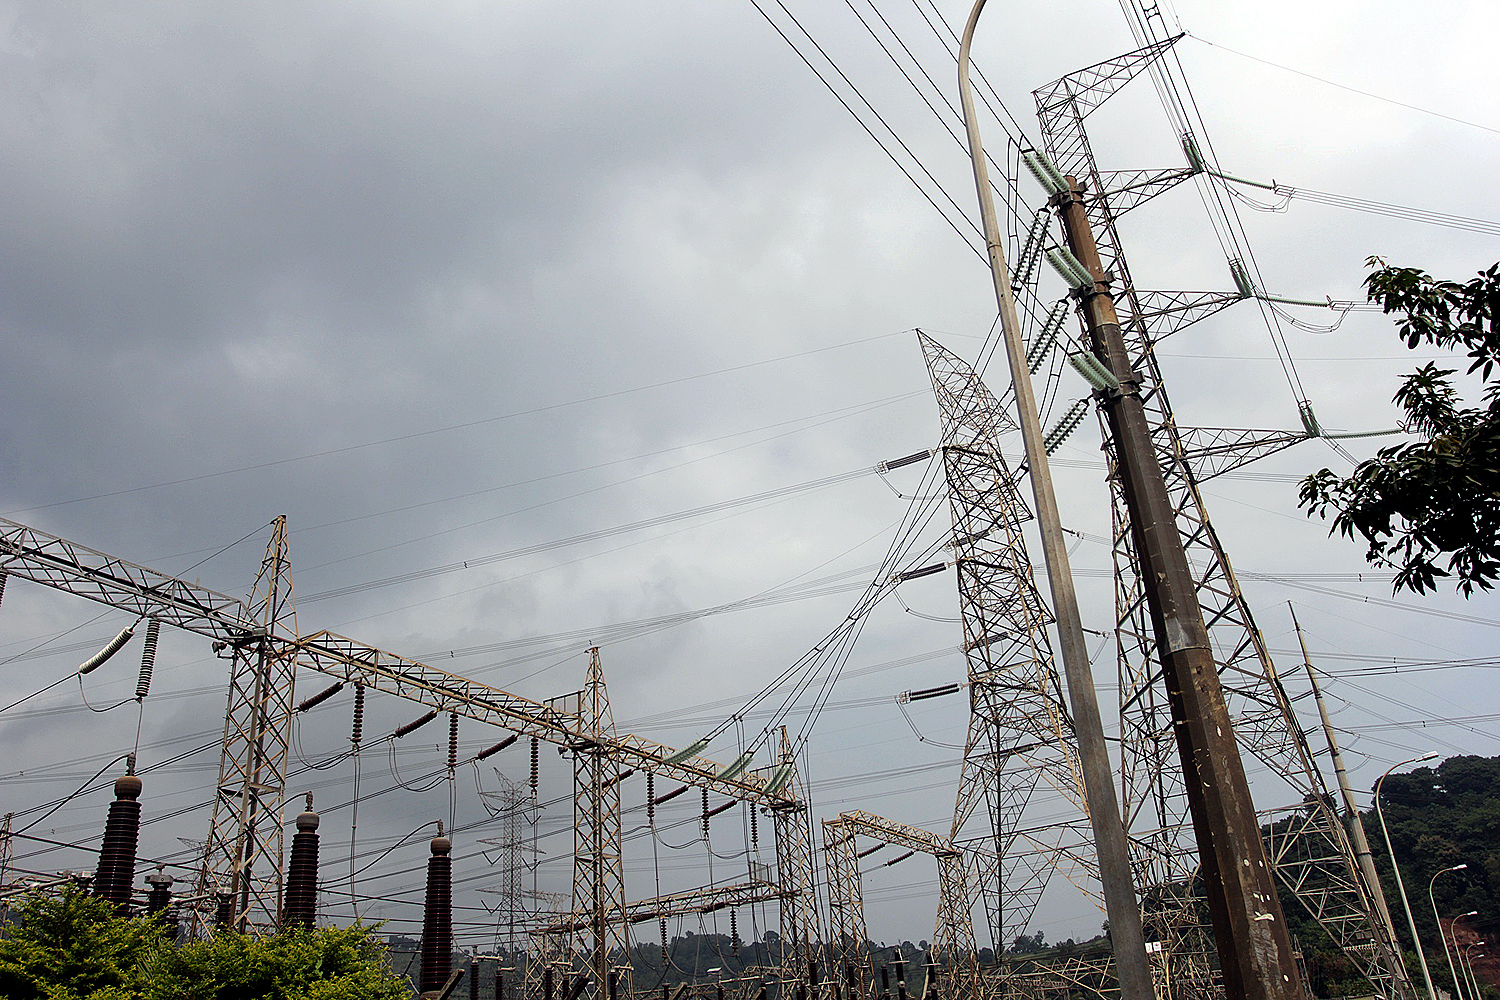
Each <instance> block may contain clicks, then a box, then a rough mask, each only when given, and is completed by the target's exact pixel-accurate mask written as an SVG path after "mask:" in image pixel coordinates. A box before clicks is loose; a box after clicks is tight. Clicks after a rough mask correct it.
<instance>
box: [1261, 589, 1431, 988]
mask: <svg viewBox="0 0 1500 1000" xmlns="http://www.w3.org/2000/svg"><path fill="white" fill-rule="evenodd" d="M1287 608H1288V609H1290V610H1291V612H1292V627H1293V628H1295V629H1296V630H1297V644H1298V645H1299V646H1301V647H1302V665H1303V666H1304V667H1306V668H1307V680H1308V682H1309V683H1310V684H1312V693H1313V700H1314V701H1316V702H1317V703H1318V718H1320V719H1321V720H1322V721H1323V735H1324V736H1326V737H1327V738H1328V753H1329V755H1330V756H1331V757H1332V758H1333V773H1334V774H1335V775H1337V776H1338V779H1339V792H1340V794H1341V795H1342V796H1343V799H1344V812H1345V816H1346V820H1345V822H1347V823H1348V825H1349V838H1350V839H1351V840H1352V841H1354V858H1355V860H1356V861H1358V862H1359V872H1360V874H1361V875H1363V876H1364V880H1365V886H1366V888H1367V890H1368V891H1369V893H1370V898H1371V899H1373V900H1374V901H1375V912H1376V915H1377V916H1379V917H1380V922H1381V926H1382V927H1383V928H1384V929H1385V934H1386V938H1385V941H1384V942H1382V944H1381V947H1383V948H1384V949H1385V950H1386V951H1387V952H1388V953H1389V954H1390V960H1389V964H1390V968H1391V972H1392V973H1400V976H1399V978H1400V980H1401V982H1400V984H1399V985H1400V993H1401V995H1402V996H1406V995H1408V994H1410V993H1411V992H1412V982H1411V976H1410V975H1408V974H1407V971H1406V964H1405V963H1404V962H1403V961H1402V960H1401V947H1400V945H1399V944H1398V943H1397V942H1398V941H1399V940H1400V939H1399V938H1397V937H1396V925H1395V923H1394V922H1392V920H1391V911H1390V908H1389V907H1387V906H1386V903H1385V891H1384V890H1383V889H1381V887H1380V876H1379V875H1378V874H1377V873H1376V871H1375V858H1374V856H1373V855H1372V854H1371V853H1370V841H1369V839H1368V838H1367V837H1366V836H1365V824H1364V821H1363V820H1361V819H1360V818H1359V805H1358V804H1357V803H1356V802H1355V801H1354V789H1353V788H1352V787H1351V786H1350V784H1349V772H1348V771H1347V770H1345V768H1344V755H1343V753H1342V752H1341V751H1340V750H1339V741H1338V739H1337V738H1336V737H1335V736H1334V734H1333V721H1332V720H1331V719H1329V717H1328V707H1327V706H1326V705H1324V704H1323V689H1322V688H1320V687H1318V676H1317V671H1316V670H1314V669H1313V665H1312V659H1311V658H1310V657H1309V656H1308V655H1307V640H1306V639H1304V638H1303V637H1302V625H1301V623H1299V622H1298V621H1297V610H1296V609H1295V608H1293V607H1292V605H1291V602H1290V601H1288V602H1287Z"/></svg>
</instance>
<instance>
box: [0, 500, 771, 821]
mask: <svg viewBox="0 0 1500 1000" xmlns="http://www.w3.org/2000/svg"><path fill="white" fill-rule="evenodd" d="M0 569H3V570H4V571H5V572H7V573H9V574H10V575H12V576H15V577H17V578H19V579H23V580H29V581H31V582H33V583H38V584H41V585H42V586H45V587H50V588H52V589H54V590H61V591H64V592H66V593H69V594H74V595H76V596H79V597H84V598H87V599H89V600H92V601H95V602H97V603H100V604H105V605H108V606H109V607H112V608H118V609H120V610H123V611H128V612H130V613H132V614H136V615H141V616H145V617H152V618H156V619H158V620H160V621H162V622H163V623H165V624H168V625H174V626H176V627H177V628H180V629H183V630H185V631H188V632H194V633H196V634H198V635H202V636H206V637H208V638H210V639H213V640H215V641H218V642H226V643H230V644H232V645H233V644H237V643H241V642H243V641H244V640H245V639H246V637H247V636H250V635H253V634H254V633H255V632H256V630H257V629H258V628H259V626H258V625H257V624H256V622H255V620H254V617H253V616H252V615H251V613H250V609H249V608H248V607H247V606H246V605H245V603H244V602H243V601H240V600H238V599H236V598H233V597H229V596H226V595H224V594H221V593H218V592H217V591H214V590H210V589H209V588H207V587H203V586H199V585H198V584H195V583H189V582H188V581H186V580H181V579H178V578H176V577H174V576H171V575H170V574H167V573H163V572H160V571H158V570H154V569H150V568H148V567H145V566H140V565H137V564H135V563H132V562H127V561H126V560H124V559H120V558H119V557H117V556H112V555H110V554H108V553H105V552H101V551H99V550H97V549H93V548H90V547H88V546H86V545H81V544H79V543H78V542H74V541H70V540H68V539H66V538H62V537H59V536H57V535H53V534H49V533H47V532H44V531H41V530H39V529H37V528H32V527H29V526H27V525H24V524H20V523H18V522H16V521H10V520H6V519H3V518H0ZM269 639H270V640H271V641H272V642H273V643H275V644H277V645H281V646H287V647H290V651H291V652H293V653H295V655H296V657H297V660H298V662H299V663H301V664H302V665H303V666H306V667H309V668H311V669H313V670H316V671H318V672H320V673H325V674H329V675H331V676H333V677H337V678H340V679H342V680H346V681H352V682H355V683H359V684H363V685H364V686H365V687H367V688H369V689H371V690H374V691H381V692H383V693H386V694H392V695H395V696H396V697H398V698H405V699H407V700H409V701H414V702H417V703H419V704H421V705H425V706H426V707H428V708H433V709H437V710H438V711H441V712H456V713H458V714H459V715H462V716H465V717H467V718H471V719H475V720H477V721H480V722H487V723H490V724H491V725H495V726H500V727H502V728H505V729H509V730H511V731H512V732H519V733H522V734H523V735H527V736H535V737H537V738H538V739H541V740H543V741H544V742H547V743H553V744H557V745H560V746H569V745H572V744H574V743H576V742H577V741H578V740H579V739H584V738H587V737H586V736H585V735H584V734H582V733H580V731H579V729H578V719H577V716H576V714H569V713H567V712H563V711H560V710H558V709H556V708H554V707H552V706H549V705H547V704H544V703H542V702H537V701H532V700H530V699H528V698H523V697H521V696H519V695H515V694H511V693H510V692H508V691H503V690H501V689H499V688H496V687H491V686H490V685H488V684H482V683H480V682H478V681H474V680H470V679H469V678H466V677H463V676H461V675H459V674H452V673H449V672H448V671H446V670H440V669H438V668H436V667H432V666H429V665H427V664H424V663H421V662H419V661H417V660H412V659H409V658H407V657H404V656H398V655H397V654H395V653H390V652H386V651H385V650H382V649H377V648H376V647H374V646H370V645H368V644H366V643H362V642H359V641H358V640H356V639H350V638H348V637H347V636H341V635H337V634H335V633H333V632H329V631H322V632H315V633H313V634H311V635H308V636H305V637H298V636H287V635H272V636H270V637H269ZM610 749H611V750H612V751H613V752H615V753H617V754H618V755H619V759H620V761H621V764H622V766H625V767H649V768H651V769H652V770H654V771H656V773H658V774H660V775H663V776H665V777H668V778H674V779H676V780H678V781H681V782H683V783H684V784H690V785H693V786H695V787H704V788H708V789H709V790H710V791H714V792H718V793H720V794H723V795H726V796H731V797H733V798H737V799H740V800H741V801H746V802H751V803H755V804H758V805H763V806H766V807H769V808H785V807H787V806H790V805H794V804H795V802H794V800H793V799H792V798H791V797H789V796H788V795H786V794H784V793H782V792H777V791H770V790H768V789H769V787H770V786H772V785H773V784H774V780H773V779H774V777H775V773H774V770H767V769H760V770H751V771H746V772H744V773H741V774H740V775H738V776H736V777H733V778H728V779H725V778H720V777H719V776H718V774H719V772H720V771H722V770H723V767H722V766H721V765H719V764H717V763H716V762H714V761H712V760H710V759H708V758H706V757H700V756H693V757H689V758H687V759H685V760H681V761H675V762H671V763H669V761H671V760H672V758H673V757H675V756H677V751H675V750H674V749H672V748H671V747H667V746H663V745H661V744H659V743H654V742H652V741H650V740H646V739H642V738H640V737H638V736H629V735H625V736H617V737H615V738H614V739H612V740H611V741H610Z"/></svg>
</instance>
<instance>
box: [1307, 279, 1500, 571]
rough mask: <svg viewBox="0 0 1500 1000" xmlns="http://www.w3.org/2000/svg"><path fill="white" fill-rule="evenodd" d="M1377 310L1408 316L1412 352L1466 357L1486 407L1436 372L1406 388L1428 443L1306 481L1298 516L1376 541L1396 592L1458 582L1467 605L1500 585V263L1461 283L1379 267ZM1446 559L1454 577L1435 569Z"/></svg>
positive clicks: (1411, 423) (1372, 289)
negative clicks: (1467, 399)
mask: <svg viewBox="0 0 1500 1000" xmlns="http://www.w3.org/2000/svg"><path fill="white" fill-rule="evenodd" d="M1369 264H1370V265H1371V266H1372V267H1373V268H1374V270H1373V271H1372V272H1371V273H1370V276H1369V277H1368V278H1367V279H1366V280H1365V288H1366V290H1367V293H1368V297H1369V299H1370V301H1372V302H1378V303H1379V304H1380V305H1381V307H1382V308H1383V309H1384V310H1385V311H1386V312H1387V313H1395V314H1399V315H1400V317H1401V319H1400V320H1399V324H1398V327H1399V330H1400V334H1401V337H1402V339H1404V340H1405V341H1406V344H1407V346H1408V347H1411V348H1415V347H1417V346H1419V345H1421V344H1430V345H1433V346H1435V347H1442V348H1447V349H1453V350H1463V351H1465V352H1466V353H1467V354H1468V357H1469V358H1470V359H1471V362H1472V363H1471V364H1470V365H1469V368H1468V371H1467V372H1466V374H1467V375H1470V376H1473V375H1475V374H1476V373H1477V374H1478V377H1479V381H1480V382H1481V383H1482V385H1483V391H1482V400H1483V405H1482V406H1478V407H1466V406H1464V405H1462V401H1461V395H1460V393H1459V391H1458V389H1457V388H1456V387H1455V386H1454V384H1453V382H1452V381H1451V376H1452V375H1454V374H1455V372H1456V369H1448V368H1439V367H1438V366H1437V365H1435V364H1432V363H1428V364H1425V365H1423V366H1422V367H1420V368H1418V369H1417V370H1416V371H1415V372H1413V373H1412V374H1410V375H1408V376H1406V378H1405V379H1404V380H1403V381H1402V384H1401V388H1400V389H1399V390H1397V392H1396V395H1395V397H1394V402H1395V403H1396V405H1397V406H1399V407H1400V408H1401V409H1402V410H1403V411H1404V413H1405V415H1406V428H1407V430H1408V431H1410V432H1412V433H1415V434H1420V435H1422V436H1423V438H1424V440H1422V441H1418V442H1416V443H1413V444H1406V445H1397V446H1394V447H1390V448H1382V449H1381V450H1380V451H1379V452H1378V453H1377V454H1376V456H1375V457H1374V458H1372V459H1370V460H1369V461H1366V462H1362V463H1360V465H1359V467H1358V468H1356V469H1355V470H1354V472H1353V473H1352V474H1351V475H1349V476H1348V477H1347V478H1341V477H1339V476H1337V475H1335V474H1334V473H1333V472H1332V471H1330V470H1328V469H1322V470H1320V471H1319V472H1316V473H1314V474H1312V475H1310V476H1308V477H1307V478H1306V479H1304V480H1302V485H1301V490H1300V495H1299V498H1298V506H1300V507H1302V508H1304V509H1305V510H1306V511H1307V513H1308V515H1309V516H1311V515H1313V514H1317V515H1318V516H1319V517H1323V518H1327V517H1328V516H1329V514H1330V513H1332V515H1333V525H1332V529H1331V530H1337V531H1339V532H1341V533H1342V534H1344V535H1346V536H1348V537H1351V538H1352V537H1353V536H1354V534H1355V533H1356V532H1357V533H1358V534H1359V535H1360V536H1361V537H1362V538H1363V539H1364V540H1365V542H1366V543H1367V545H1368V550H1367V551H1366V553H1365V558H1366V559H1368V560H1369V561H1370V562H1371V563H1372V564H1375V565H1380V566H1390V567H1392V568H1394V569H1396V570H1397V573H1396V585H1395V589H1396V590H1398V591H1399V590H1402V589H1407V590H1413V591H1416V592H1417V593H1424V592H1426V591H1429V590H1434V589H1436V586H1437V579H1438V578H1439V577H1449V576H1452V577H1455V578H1456V583H1457V587H1458V589H1459V590H1460V591H1462V592H1463V593H1464V594H1465V595H1468V594H1470V593H1472V592H1473V590H1474V588H1475V587H1480V588H1482V589H1485V590H1488V589H1490V588H1492V587H1493V586H1494V582H1495V580H1496V578H1497V577H1500V379H1497V378H1495V377H1494V376H1495V372H1496V368H1497V366H1500V329H1497V323H1500V264H1495V265H1493V266H1491V267H1490V268H1489V269H1488V270H1486V271H1482V272H1479V274H1478V276H1477V277H1475V278H1472V279H1470V280H1469V281H1468V282H1465V283H1463V284H1460V283H1458V282H1453V281H1438V280H1436V279H1434V278H1433V277H1432V276H1431V275H1429V274H1427V273H1426V272H1425V271H1422V270H1419V269H1418V268H1412V267H1393V266H1390V265H1387V264H1386V263H1385V262H1384V261H1382V260H1380V259H1379V258H1376V257H1372V258H1370V260H1369ZM1443 556H1446V557H1447V558H1446V568H1444V567H1442V566H1439V565H1438V562H1437V560H1438V559H1439V558H1441V557H1443Z"/></svg>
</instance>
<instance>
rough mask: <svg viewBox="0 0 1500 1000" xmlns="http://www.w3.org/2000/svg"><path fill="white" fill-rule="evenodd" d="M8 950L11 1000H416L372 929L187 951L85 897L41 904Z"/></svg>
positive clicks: (229, 937)
mask: <svg viewBox="0 0 1500 1000" xmlns="http://www.w3.org/2000/svg"><path fill="white" fill-rule="evenodd" d="M15 919H16V921H17V922H16V923H14V924H12V926H11V936H10V937H9V939H7V940H3V941H0V996H3V997H6V998H8V1000H410V997H411V989H410V987H409V985H408V984H407V982H406V980H405V979H403V978H401V977H399V976H397V975H395V974H394V973H393V972H391V970H390V968H389V967H388V966H387V964H386V962H385V952H384V948H383V947H382V946H381V945H380V944H379V943H378V942H376V941H375V940H374V939H372V938H371V937H370V932H369V929H368V928H365V927H359V926H355V927H347V928H323V929H319V930H314V931H304V930H296V931H290V932H287V933H283V934H276V935H270V936H266V937H261V938H255V937H249V936H246V935H241V934H231V933H221V934H218V935H216V936H215V937H214V938H213V939H212V940H210V941H196V942H191V943H189V944H186V945H183V946H182V947H181V948H177V947H174V946H172V945H171V944H169V943H168V942H166V941H165V939H164V937H163V935H162V931H161V927H160V924H159V922H158V921H156V920H154V919H146V918H139V917H138V918H134V919H125V918H123V917H119V916H116V915H115V913H114V907H113V906H112V905H111V904H110V903H107V902H105V901H104V900H101V899H97V898H95V897H93V896H90V895H88V894H87V893H85V892H84V891H82V890H81V889H77V888H67V889H64V890H63V891H62V892H60V893H57V894H55V895H43V894H34V895H32V896H29V897H27V898H25V899H24V900H22V902H21V903H20V905H19V906H17V907H16V910H15Z"/></svg>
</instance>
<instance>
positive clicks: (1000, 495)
mask: <svg viewBox="0 0 1500 1000" xmlns="http://www.w3.org/2000/svg"><path fill="white" fill-rule="evenodd" d="M920 338H921V344H922V351H923V354H924V356H925V358H926V362H927V368H928V372H929V374H930V375H931V378H932V384H933V389H934V391H935V392H936V394H937V400H938V408H939V410H940V412H941V415H942V424H943V437H942V456H943V469H944V474H945V476H946V479H947V483H948V491H949V498H950V506H951V509H952V515H953V542H952V548H953V558H954V563H955V565H956V567H957V575H958V591H959V605H960V610H961V612H962V617H963V628H964V645H963V648H964V653H965V657H966V660H967V663H968V690H969V706H970V716H969V720H970V721H969V732H968V738H967V740H966V744H965V749H964V760H963V768H962V772H961V775H960V778H959V788H958V797H957V802H956V804H955V807H954V812H953V830H952V835H951V841H952V844H953V846H954V847H955V848H956V849H958V851H960V852H961V854H962V855H963V856H964V857H965V859H966V860H967V861H968V863H969V865H970V869H971V870H970V876H969V879H970V882H971V884H972V886H973V887H974V888H977V890H978V895H979V896H980V897H981V898H982V899H983V900H984V908H985V914H986V918H987V923H988V930H989V933H990V937H991V940H992V943H993V944H994V946H995V949H996V952H997V954H998V953H999V952H1001V951H1002V950H1003V949H1004V947H1005V945H1006V943H1007V942H1008V940H1009V939H1010V937H1011V936H1012V935H1013V934H1014V933H1017V932H1019V931H1021V930H1022V929H1023V928H1025V926H1026V925H1027V923H1028V922H1029V920H1030V918H1031V915H1032V912H1033V910H1034V909H1035V907H1036V904H1037V901H1038V900H1039V899H1040V897H1041V894H1042V891H1043V889H1045V887H1046V885H1047V882H1048V880H1049V878H1050V876H1051V874H1052V872H1053V870H1054V869H1057V868H1070V867H1072V866H1074V864H1075V859H1076V857H1077V856H1078V854H1079V853H1081V852H1080V851H1079V850H1078V847H1079V844H1080V842H1088V841H1087V836H1088V835H1087V834H1086V833H1083V832H1081V831H1080V830H1079V829H1077V828H1076V826H1074V825H1070V824H1059V823H1056V822H1055V821H1048V820H1043V819H1038V816H1039V815H1041V813H1042V809H1038V808H1035V807H1037V806H1043V803H1044V801H1045V800H1048V799H1052V796H1053V795H1054V794H1061V795H1062V796H1063V797H1064V798H1065V799H1066V800H1067V801H1068V802H1070V803H1071V804H1072V805H1073V807H1074V808H1075V809H1076V810H1077V813H1076V815H1077V817H1078V818H1079V820H1080V821H1081V820H1082V818H1083V817H1084V816H1086V806H1085V805H1084V797H1083V793H1082V776H1081V774H1080V771H1079V766H1078V756H1077V749H1076V744H1075V741H1074V737H1073V733H1072V726H1071V724H1070V722H1069V720H1068V716H1067V713H1066V711H1065V709H1064V707H1063V705H1064V702H1063V697H1062V691H1061V688H1060V685H1059V682H1058V676H1057V671H1056V668H1055V666H1054V664H1053V658H1052V646H1051V641H1050V639H1049V638H1048V633H1047V628H1048V626H1049V625H1051V624H1052V616H1051V613H1050V612H1049V611H1048V610H1047V608H1046V606H1045V605H1044V604H1043V601H1042V598H1041V595H1040V593H1039V592H1038V591H1037V588H1036V581H1035V579H1034V578H1033V575H1032V568H1031V561H1030V559H1029V557H1028V556H1027V554H1026V546H1025V542H1024V539H1023V537H1022V533H1021V526H1022V524H1023V522H1024V521H1025V520H1026V519H1027V518H1029V517H1030V516H1031V515H1030V511H1029V509H1028V508H1027V506H1026V503H1025V501H1024V500H1023V499H1022V498H1021V495H1020V493H1019V491H1018V490H1017V488H1016V481H1015V477H1014V476H1013V475H1012V474H1011V472H1010V470H1009V468H1008V467H1007V465H1006V462H1005V458H1004V456H1003V455H1002V453H1001V446H1000V442H1001V438H1002V436H1003V435H1004V434H1006V433H1008V432H1012V431H1014V430H1015V429H1016V428H1015V425H1014V424H1013V423H1012V422H1011V420H1010V418H1009V417H1008V416H1007V415H1006V412H1005V410H1004V409H1002V407H1001V406H1000V404H999V402H998V401H997V400H996V399H995V397H994V396H993V395H992V394H991V393H990V391H989V389H988V388H986V387H985V385H984V383H983V382H981V381H980V380H979V378H978V376H977V375H975V373H974V371H973V370H972V369H971V368H970V367H969V366H968V365H966V364H965V363H964V362H962V361H961V360H959V359H958V358H957V357H956V356H955V355H953V354H952V353H950V352H949V351H947V350H946V349H944V348H943V347H942V346H940V345H939V344H937V343H936V342H935V341H934V340H932V339H931V338H930V337H928V336H927V335H925V334H922V335H920ZM1055 805H1056V801H1055V799H1053V800H1052V801H1051V802H1048V803H1046V806H1045V807H1044V808H1052V807H1055ZM1084 825H1085V826H1086V824H1084Z"/></svg>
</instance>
